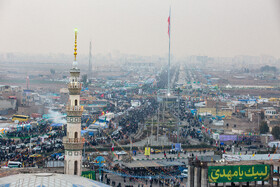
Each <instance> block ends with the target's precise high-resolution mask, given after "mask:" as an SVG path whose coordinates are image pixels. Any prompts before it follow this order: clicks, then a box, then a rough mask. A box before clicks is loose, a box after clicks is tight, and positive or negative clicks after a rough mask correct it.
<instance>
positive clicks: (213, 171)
mask: <svg viewBox="0 0 280 187" xmlns="http://www.w3.org/2000/svg"><path fill="white" fill-rule="evenodd" d="M270 172H271V171H270V165H235V166H209V167H208V180H209V183H224V182H249V181H266V180H268V179H269V177H270Z"/></svg>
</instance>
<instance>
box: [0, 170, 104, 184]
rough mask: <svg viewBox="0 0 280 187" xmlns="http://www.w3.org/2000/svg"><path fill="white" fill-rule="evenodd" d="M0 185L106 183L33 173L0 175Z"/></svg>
mask: <svg viewBox="0 0 280 187" xmlns="http://www.w3.org/2000/svg"><path fill="white" fill-rule="evenodd" d="M0 186H9V187H13V186H52V187H56V186H63V187H64V186H65V187H78V186H79V187H86V186H92V187H107V186H108V185H105V184H103V183H100V182H97V181H94V180H91V179H87V178H84V177H80V176H76V175H64V174H56V173H33V174H17V175H10V176H8V177H2V178H0Z"/></svg>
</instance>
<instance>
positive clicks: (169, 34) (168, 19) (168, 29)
mask: <svg viewBox="0 0 280 187" xmlns="http://www.w3.org/2000/svg"><path fill="white" fill-rule="evenodd" d="M167 21H168V36H169V37H170V15H169V17H168V20H167Z"/></svg>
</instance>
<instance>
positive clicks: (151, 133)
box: [151, 116, 154, 145]
mask: <svg viewBox="0 0 280 187" xmlns="http://www.w3.org/2000/svg"><path fill="white" fill-rule="evenodd" d="M153 130H154V116H153V117H152V129H151V145H152V142H153Z"/></svg>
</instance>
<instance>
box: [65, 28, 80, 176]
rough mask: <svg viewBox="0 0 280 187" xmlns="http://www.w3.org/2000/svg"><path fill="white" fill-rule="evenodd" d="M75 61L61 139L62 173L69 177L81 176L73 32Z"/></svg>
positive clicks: (78, 86) (76, 70)
mask: <svg viewBox="0 0 280 187" xmlns="http://www.w3.org/2000/svg"><path fill="white" fill-rule="evenodd" d="M74 51H75V52H74V56H75V60H74V62H73V66H72V68H71V69H70V75H71V76H70V83H69V84H68V90H69V101H68V104H67V107H66V111H67V136H66V137H64V138H63V143H64V149H65V161H64V173H65V174H69V175H78V176H80V175H81V169H82V149H83V142H82V138H81V116H82V113H83V107H82V106H80V92H81V87H82V85H81V83H80V82H79V76H80V69H78V67H77V65H78V63H77V61H76V55H77V52H76V51H77V31H75V49H74Z"/></svg>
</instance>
